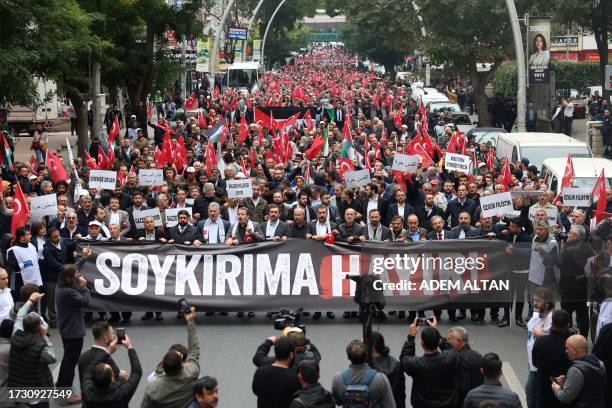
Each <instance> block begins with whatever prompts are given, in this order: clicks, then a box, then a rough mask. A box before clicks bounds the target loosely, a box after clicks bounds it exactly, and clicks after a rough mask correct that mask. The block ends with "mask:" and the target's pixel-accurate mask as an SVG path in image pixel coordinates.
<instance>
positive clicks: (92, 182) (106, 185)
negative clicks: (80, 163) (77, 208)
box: [88, 170, 117, 190]
mask: <svg viewBox="0 0 612 408" xmlns="http://www.w3.org/2000/svg"><path fill="white" fill-rule="evenodd" d="M88 185H89V188H97V189H99V190H114V189H115V186H116V185H117V172H116V171H110V170H89V183H88Z"/></svg>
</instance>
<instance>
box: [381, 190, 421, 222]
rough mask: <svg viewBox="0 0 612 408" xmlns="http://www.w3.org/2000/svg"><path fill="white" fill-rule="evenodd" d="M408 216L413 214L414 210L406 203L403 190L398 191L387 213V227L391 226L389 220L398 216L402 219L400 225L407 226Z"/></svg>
mask: <svg viewBox="0 0 612 408" xmlns="http://www.w3.org/2000/svg"><path fill="white" fill-rule="evenodd" d="M410 214H415V210H414V208H413V207H412V206H411V205H410V204H408V203H407V202H406V193H405V192H404V190H402V189H399V190H397V191H396V192H395V202H394V203H393V204H391V205H390V206H389V210H388V211H387V225H389V224H391V220H392V219H393V218H394V217H396V216H398V215H399V216H400V217H401V218H402V225H408V216H409V215H410Z"/></svg>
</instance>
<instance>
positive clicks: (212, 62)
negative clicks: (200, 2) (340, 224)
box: [210, 0, 236, 94]
mask: <svg viewBox="0 0 612 408" xmlns="http://www.w3.org/2000/svg"><path fill="white" fill-rule="evenodd" d="M235 2H236V0H230V1H229V3H227V6H226V7H225V10H224V11H223V16H222V17H221V21H220V22H219V27H217V31H216V32H215V41H214V42H213V50H212V55H211V56H210V92H211V94H212V92H213V91H214V89H215V70H216V68H217V54H218V53H219V41H220V39H221V30H223V26H225V20H226V19H227V16H229V13H230V11H231V10H232V7H233V6H234V3H235Z"/></svg>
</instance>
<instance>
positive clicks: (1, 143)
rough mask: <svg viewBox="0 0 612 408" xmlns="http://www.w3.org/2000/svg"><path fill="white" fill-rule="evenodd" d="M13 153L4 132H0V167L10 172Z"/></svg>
mask: <svg viewBox="0 0 612 408" xmlns="http://www.w3.org/2000/svg"><path fill="white" fill-rule="evenodd" d="M12 156H13V153H12V152H11V148H10V146H9V143H8V140H6V135H5V134H4V132H0V167H2V168H4V169H6V170H7V171H11V168H12V167H13V157H12Z"/></svg>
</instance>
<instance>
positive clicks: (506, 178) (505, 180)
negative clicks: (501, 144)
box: [499, 156, 512, 191]
mask: <svg viewBox="0 0 612 408" xmlns="http://www.w3.org/2000/svg"><path fill="white" fill-rule="evenodd" d="M499 182H500V184H501V185H502V186H504V187H506V191H508V186H509V185H510V183H512V174H511V173H510V162H509V161H508V156H506V160H505V161H504V167H503V168H502V171H501V175H500V176H499Z"/></svg>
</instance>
